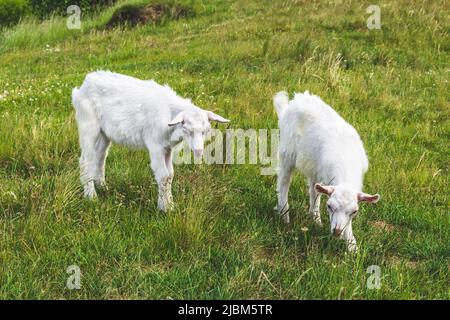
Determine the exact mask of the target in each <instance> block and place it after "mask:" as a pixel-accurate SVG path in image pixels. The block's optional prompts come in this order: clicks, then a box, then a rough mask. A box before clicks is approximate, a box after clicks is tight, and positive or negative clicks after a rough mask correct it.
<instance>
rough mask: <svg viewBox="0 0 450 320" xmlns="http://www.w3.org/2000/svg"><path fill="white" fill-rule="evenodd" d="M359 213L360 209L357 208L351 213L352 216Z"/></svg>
mask: <svg viewBox="0 0 450 320" xmlns="http://www.w3.org/2000/svg"><path fill="white" fill-rule="evenodd" d="M357 213H358V210H355V211H353V212H352V213H351V214H350V216H352V217H354V216H356V214H357Z"/></svg>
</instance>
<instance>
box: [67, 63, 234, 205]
mask: <svg viewBox="0 0 450 320" xmlns="http://www.w3.org/2000/svg"><path fill="white" fill-rule="evenodd" d="M72 103H73V105H74V107H75V111H76V120H77V125H78V133H79V139H80V148H81V157H80V170H81V182H82V184H83V186H84V195H85V197H87V198H93V197H96V192H95V184H99V185H103V184H104V183H105V159H106V156H107V153H108V148H109V146H110V141H113V142H115V143H118V144H122V145H127V146H131V147H137V148H147V149H148V151H149V153H150V158H151V168H152V170H153V173H154V175H155V179H156V181H157V183H158V208H159V209H161V210H162V211H167V210H168V209H170V208H171V207H172V205H173V200H172V191H171V189H172V188H171V185H172V179H173V164H172V152H173V148H174V147H175V145H177V144H178V143H179V142H180V141H181V140H182V139H184V140H185V141H187V143H188V145H189V147H190V149H191V150H193V151H194V156H195V157H196V158H199V157H201V156H202V154H203V144H204V139H205V135H206V134H207V132H208V131H209V129H210V128H211V126H210V121H218V122H229V120H227V119H225V118H222V117H221V116H219V115H217V114H215V113H213V112H211V111H205V110H203V109H200V108H199V107H196V106H195V105H194V104H193V103H192V102H191V101H190V100H188V99H183V98H181V97H179V96H177V94H176V93H175V92H174V91H173V90H172V89H171V88H169V87H168V86H167V85H166V86H161V85H159V84H157V83H156V82H155V81H153V80H150V81H144V80H139V79H136V78H133V77H129V76H125V75H121V74H117V73H112V72H108V71H98V72H93V73H89V74H88V75H87V76H86V79H85V80H84V82H83V84H82V86H81V87H80V88H79V89H77V88H75V89H73V91H72ZM174 136H176V138H175V139H174ZM94 183H95V184H94Z"/></svg>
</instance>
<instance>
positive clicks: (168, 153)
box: [164, 148, 174, 209]
mask: <svg viewBox="0 0 450 320" xmlns="http://www.w3.org/2000/svg"><path fill="white" fill-rule="evenodd" d="M172 155H173V150H172V148H168V149H166V150H165V153H164V160H165V163H166V168H167V171H168V172H169V179H168V183H167V185H168V190H167V193H168V200H169V203H168V206H169V209H172V208H173V196H172V181H173V175H174V170H173V161H172Z"/></svg>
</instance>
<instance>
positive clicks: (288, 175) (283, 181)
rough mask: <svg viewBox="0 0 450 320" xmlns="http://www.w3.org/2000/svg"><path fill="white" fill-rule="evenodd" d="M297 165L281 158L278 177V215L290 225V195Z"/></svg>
mask: <svg viewBox="0 0 450 320" xmlns="http://www.w3.org/2000/svg"><path fill="white" fill-rule="evenodd" d="M294 168H295V163H294V161H291V159H287V158H285V157H282V156H281V157H280V166H279V169H278V177H277V194H278V208H277V209H278V214H279V215H280V216H282V218H283V221H284V222H285V223H289V221H290V219H289V204H288V195H289V187H290V185H291V180H292V173H293V172H294Z"/></svg>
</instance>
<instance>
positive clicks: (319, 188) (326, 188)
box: [314, 183, 334, 195]
mask: <svg viewBox="0 0 450 320" xmlns="http://www.w3.org/2000/svg"><path fill="white" fill-rule="evenodd" d="M314 187H315V188H316V190H317V191H318V192H320V193H324V194H326V195H331V194H332V193H333V191H334V188H333V187H332V186H322V185H320V184H318V183H316V184H315V185H314Z"/></svg>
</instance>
